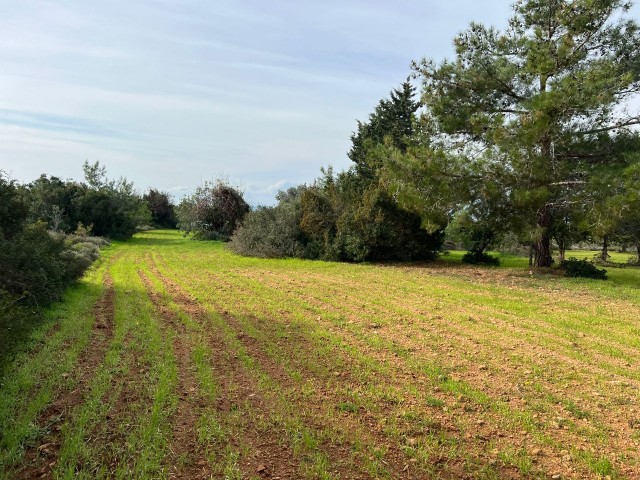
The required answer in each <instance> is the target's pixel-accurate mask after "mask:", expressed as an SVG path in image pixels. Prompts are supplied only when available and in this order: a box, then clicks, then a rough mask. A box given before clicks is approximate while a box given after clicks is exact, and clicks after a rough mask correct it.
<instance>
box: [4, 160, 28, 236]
mask: <svg viewBox="0 0 640 480" xmlns="http://www.w3.org/2000/svg"><path fill="white" fill-rule="evenodd" d="M28 214H29V207H28V205H27V203H26V202H25V201H23V199H21V198H20V194H19V191H18V187H17V185H16V182H15V181H14V180H10V179H9V178H8V177H7V175H6V174H5V173H4V172H3V171H2V170H0V238H4V239H7V240H10V239H11V238H13V237H14V235H16V234H17V233H18V232H20V231H21V230H22V228H23V226H24V224H25V222H26V220H27V216H28Z"/></svg>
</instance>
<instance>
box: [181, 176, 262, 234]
mask: <svg viewBox="0 0 640 480" xmlns="http://www.w3.org/2000/svg"><path fill="white" fill-rule="evenodd" d="M249 210H250V208H249V204H247V202H245V200H244V198H243V197H242V192H240V190H239V189H238V188H236V187H233V186H231V185H229V184H228V183H226V182H224V181H222V180H217V181H215V182H205V183H204V184H203V185H200V186H198V188H196V191H195V192H194V193H193V194H192V195H190V196H189V197H186V198H184V199H183V200H182V202H180V205H178V208H177V209H176V215H177V218H178V227H179V228H180V229H181V230H183V231H184V232H185V234H189V233H192V234H193V236H194V238H196V239H199V240H223V241H228V240H229V239H230V238H231V235H233V232H234V231H235V230H236V228H237V227H238V225H239V224H240V222H241V221H242V219H243V218H244V216H245V215H246V214H247V213H248V212H249Z"/></svg>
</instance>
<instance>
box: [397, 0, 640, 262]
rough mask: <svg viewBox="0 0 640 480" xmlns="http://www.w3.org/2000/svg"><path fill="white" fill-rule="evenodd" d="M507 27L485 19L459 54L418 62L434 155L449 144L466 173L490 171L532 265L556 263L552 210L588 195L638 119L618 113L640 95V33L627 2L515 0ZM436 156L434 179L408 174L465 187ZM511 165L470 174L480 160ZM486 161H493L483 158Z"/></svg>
mask: <svg viewBox="0 0 640 480" xmlns="http://www.w3.org/2000/svg"><path fill="white" fill-rule="evenodd" d="M513 8H514V15H513V17H512V18H511V20H510V21H509V26H508V28H507V29H506V30H505V31H502V32H500V31H497V30H496V29H494V28H488V27H485V26H483V25H480V24H475V23H474V24H471V26H470V27H469V29H468V30H466V31H464V32H462V33H461V34H459V35H458V36H457V37H456V38H455V47H456V58H455V60H454V61H449V60H447V61H444V62H442V63H441V64H438V65H437V64H435V63H434V62H433V61H431V60H426V59H425V60H422V61H421V62H420V63H416V64H415V65H414V69H415V71H416V72H417V74H418V75H419V76H420V77H421V78H422V80H423V85H424V95H423V98H422V101H423V103H424V104H425V105H426V107H427V113H426V115H425V121H426V122H428V123H429V124H430V125H431V127H430V129H431V131H433V132H434V135H433V138H432V140H431V145H430V150H431V151H438V150H444V151H453V152H457V155H458V156H459V157H460V158H461V160H460V162H459V165H460V166H461V171H462V174H463V175H465V174H467V173H473V174H475V175H478V174H480V175H484V176H485V178H486V179H487V181H491V182H497V185H499V186H500V188H501V189H502V190H504V191H507V192H509V195H510V197H511V199H512V205H513V206H514V207H516V208H517V212H518V215H520V216H522V217H523V218H524V219H525V220H526V222H524V223H523V225H522V226H521V228H522V231H523V232H525V231H526V232H529V233H528V235H530V237H531V238H532V240H533V242H534V246H535V264H536V266H539V267H547V266H550V265H551V262H552V258H551V249H550V241H551V236H552V233H553V232H552V227H553V223H554V216H556V215H558V212H560V211H561V210H562V209H564V208H566V207H568V206H571V205H575V202H579V201H581V199H582V198H583V193H584V190H585V189H586V186H587V184H588V181H589V178H590V177H591V176H592V175H594V174H595V173H596V171H597V169H596V167H597V166H598V165H603V164H607V163H609V162H611V161H614V160H615V157H616V152H615V149H612V148H611V146H612V144H615V143H616V139H617V138H618V136H619V135H621V134H622V133H624V132H625V131H626V130H627V129H629V128H630V127H632V126H633V125H637V124H640V116H639V115H638V114H636V113H629V112H628V111H627V110H626V109H624V108H621V106H623V105H624V104H625V102H627V101H628V100H629V99H630V98H632V97H633V96H634V95H636V94H637V93H638V92H640V77H639V72H640V33H639V27H638V24H637V23H636V22H635V21H634V20H631V19H628V17H625V14H627V13H628V10H629V3H628V2H626V1H623V0H602V1H593V0H573V1H564V0H518V1H516V2H515V5H514V7H513ZM445 158H446V156H443V155H437V154H431V155H429V156H428V157H427V159H426V160H425V162H424V170H425V172H428V173H429V175H420V174H419V169H414V170H413V171H412V175H411V176H410V177H404V178H402V179H401V180H402V181H404V182H408V183H413V184H416V186H415V188H414V191H418V192H419V191H421V190H423V191H425V192H426V193H427V194H428V193H429V192H428V190H429V186H428V185H427V184H429V183H431V182H444V183H446V184H447V185H448V186H449V189H456V188H460V186H463V185H464V183H463V182H462V181H461V180H460V178H459V177H457V176H455V175H453V176H447V175H440V176H439V177H438V176H435V177H434V174H436V175H437V173H438V171H445V169H444V168H443V164H442V163H436V164H435V165H434V164H433V161H434V160H435V161H436V162H437V161H439V160H444V159H445ZM487 158H489V159H491V161H492V162H494V163H495V164H498V165H501V166H503V171H504V172H505V175H502V176H499V177H493V176H492V175H491V173H492V172H493V171H494V169H493V168H489V169H488V170H486V174H483V169H476V171H475V172H469V171H468V170H467V168H466V167H468V166H473V165H474V164H475V163H476V162H477V161H478V160H479V159H481V161H486V159H487ZM487 166H490V164H487Z"/></svg>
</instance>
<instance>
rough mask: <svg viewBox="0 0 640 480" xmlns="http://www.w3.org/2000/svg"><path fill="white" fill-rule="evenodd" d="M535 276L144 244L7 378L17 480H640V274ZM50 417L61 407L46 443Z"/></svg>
mask: <svg viewBox="0 0 640 480" xmlns="http://www.w3.org/2000/svg"><path fill="white" fill-rule="evenodd" d="M574 254H575V252H571V255H574ZM524 267H526V259H520V258H517V257H504V258H503V267H501V268H490V269H481V268H476V267H469V266H463V265H460V264H459V255H458V254H457V252H452V253H451V255H449V256H447V257H446V258H445V259H444V260H443V261H441V262H438V263H436V264H433V265H415V266H407V265H345V264H337V263H327V262H311V261H302V260H293V259H292V260H262V259H252V258H243V257H239V256H236V255H233V254H231V253H229V252H228V251H227V250H226V249H225V248H224V247H223V245H221V244H216V243H206V242H192V241H189V240H185V239H183V238H182V237H180V235H179V234H178V233H176V232H168V231H154V232H147V233H145V234H140V235H138V236H137V237H136V238H134V240H133V241H131V242H128V243H127V244H117V245H114V246H113V247H111V248H110V250H109V251H108V252H107V256H106V258H105V260H104V261H102V262H101V264H100V265H99V266H98V267H97V268H95V269H94V270H93V271H92V272H91V273H90V274H89V275H88V276H87V277H86V278H85V279H84V280H83V282H82V284H81V285H79V286H78V287H76V289H74V290H72V291H71V292H70V293H69V295H68V298H67V300H66V301H65V302H64V303H63V304H60V305H58V306H56V307H54V308H53V309H51V311H50V312H49V313H48V314H47V315H51V321H50V322H48V323H47V322H45V323H44V324H43V326H42V328H41V329H39V330H37V331H34V333H33V337H32V342H31V343H29V344H28V345H29V348H26V349H24V353H23V354H21V355H20V356H18V357H17V358H16V359H15V360H14V361H12V362H11V363H9V366H8V367H7V369H6V373H5V376H4V377H3V379H2V383H3V385H2V396H1V397H0V427H1V431H2V437H1V440H0V462H1V463H0V466H1V469H2V472H3V473H2V475H3V477H4V478H14V477H16V478H29V475H31V474H33V473H34V472H36V473H37V474H38V475H40V474H42V475H44V476H45V477H55V478H69V477H71V476H80V477H85V478H100V477H109V478H112V477H119V478H132V477H133V478H162V477H172V476H175V475H177V476H183V477H189V478H200V477H201V478H209V477H211V476H212V477H214V478H263V477H265V476H279V477H280V478H322V479H329V478H474V479H475V478H487V479H490V478H548V477H549V476H554V475H560V476H561V478H605V477H607V476H608V477H611V478H637V477H638V476H639V475H640V454H639V453H638V452H639V451H640V409H638V406H637V398H638V388H640V374H639V373H638V369H637V366H638V364H639V363H640V325H638V319H639V318H640V289H639V288H638V285H639V284H640V271H639V270H638V269H636V268H631V267H629V268H624V269H610V276H611V278H612V280H611V281H609V282H598V281H590V280H579V279H564V278H558V277H550V276H544V275H543V276H533V277H531V276H529V274H528V271H527V270H526V268H524ZM105 278H110V279H111V281H112V288H113V290H114V292H115V293H114V296H115V300H114V302H113V333H112V335H110V336H100V332H99V331H97V330H96V328H95V325H94V323H95V322H96V314H95V309H94V308H93V305H94V304H95V303H96V302H98V301H99V298H100V297H101V295H102V294H103V291H104V289H105V283H104V280H105ZM98 341H101V342H103V343H104V345H103V346H102V350H97V351H99V352H101V353H100V360H99V362H97V364H96V365H94V366H93V367H92V368H89V367H88V366H87V365H86V363H87V362H86V360H84V361H83V359H86V358H87V355H88V351H90V350H96V349H95V348H92V346H94V345H96V342H98ZM94 356H96V355H94ZM83 362H84V363H83ZM83 371H84V372H85V373H84V374H83ZM65 373H66V375H64V374H65ZM69 398H73V399H74V401H69ZM51 405H66V406H67V407H68V408H67V409H66V410H65V411H64V412H63V415H61V416H60V418H59V419H58V420H56V422H54V423H53V424H52V422H51V419H50V415H49V413H50V410H51ZM43 412H45V414H43ZM43 445H44V446H45V447H43Z"/></svg>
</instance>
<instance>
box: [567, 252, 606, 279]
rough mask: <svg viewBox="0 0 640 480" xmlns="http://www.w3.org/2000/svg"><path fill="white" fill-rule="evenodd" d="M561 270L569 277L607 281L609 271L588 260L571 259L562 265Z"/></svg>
mask: <svg viewBox="0 0 640 480" xmlns="http://www.w3.org/2000/svg"><path fill="white" fill-rule="evenodd" d="M560 269H561V270H564V272H565V275H566V276H567V277H584V278H594V279H596V280H606V279H607V271H606V270H605V269H599V268H597V267H596V266H595V265H594V264H592V263H591V262H588V261H587V260H586V259H582V260H578V259H577V258H574V257H572V258H569V259H568V260H563V261H562V262H561V263H560Z"/></svg>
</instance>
